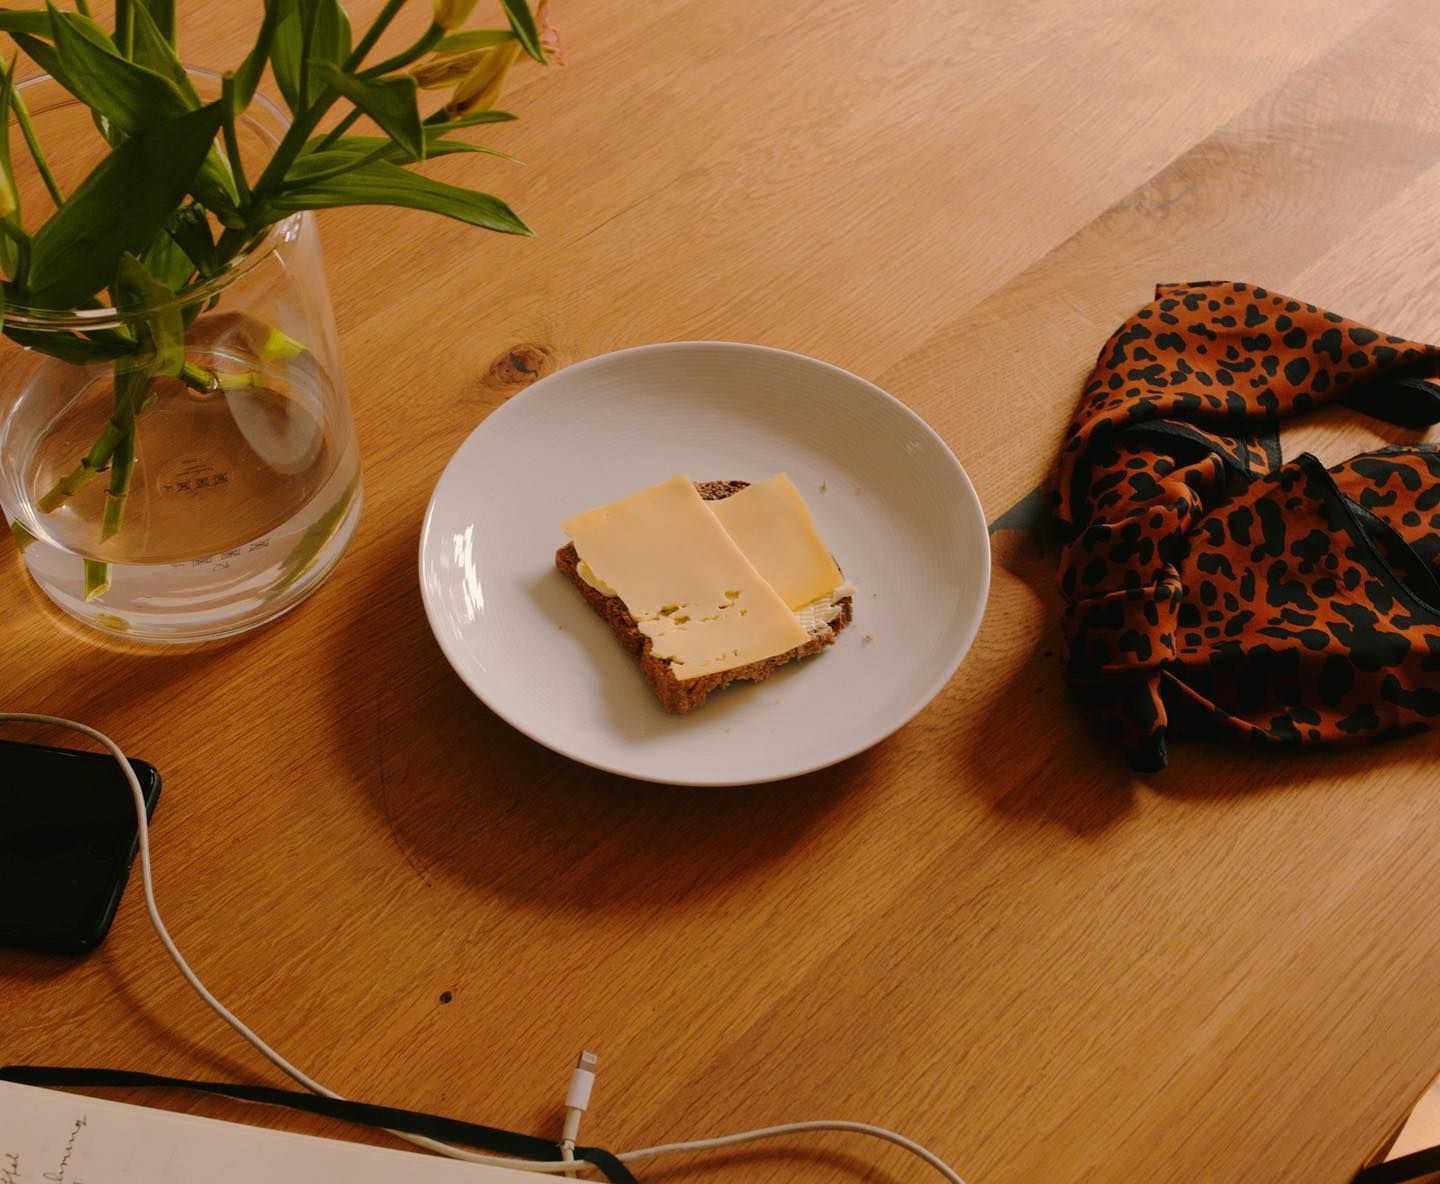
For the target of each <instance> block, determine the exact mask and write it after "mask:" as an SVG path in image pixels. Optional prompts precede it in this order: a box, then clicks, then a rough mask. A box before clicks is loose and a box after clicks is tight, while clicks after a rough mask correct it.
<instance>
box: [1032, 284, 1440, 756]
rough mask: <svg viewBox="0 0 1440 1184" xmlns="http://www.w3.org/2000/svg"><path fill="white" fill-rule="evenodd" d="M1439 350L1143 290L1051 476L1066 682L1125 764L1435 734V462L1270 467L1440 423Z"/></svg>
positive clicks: (1224, 296) (1191, 292)
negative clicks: (1201, 749)
mask: <svg viewBox="0 0 1440 1184" xmlns="http://www.w3.org/2000/svg"><path fill="white" fill-rule="evenodd" d="M1437 374H1440V350H1437V349H1436V347H1434V346H1430V345H1424V344H1421V343H1418V342H1413V341H1406V340H1405V339H1403V338H1400V337H1394V336H1389V335H1386V334H1382V333H1378V332H1376V331H1375V330H1373V329H1370V328H1367V327H1366V326H1364V325H1360V324H1357V323H1356V322H1354V321H1350V320H1346V319H1345V318H1344V317H1341V316H1338V315H1336V314H1335V313H1331V312H1325V311H1323V310H1321V309H1318V308H1316V307H1315V306H1314V305H1313V304H1306V303H1304V302H1302V301H1299V300H1293V299H1290V298H1289V297H1285V296H1280V295H1277V294H1275V293H1272V292H1269V291H1267V290H1265V289H1264V288H1257V287H1253V286H1251V285H1248V284H1243V283H1228V282H1207V283H1193V284H1175V285H1162V286H1161V287H1159V288H1158V289H1157V290H1156V295H1155V300H1154V301H1153V302H1152V303H1150V304H1149V305H1147V306H1146V307H1145V308H1142V309H1141V310H1140V311H1139V312H1137V313H1136V314H1135V315H1134V316H1133V317H1131V318H1130V320H1128V321H1127V322H1126V323H1125V324H1124V325H1122V326H1121V327H1120V329H1119V330H1118V331H1117V332H1116V333H1115V334H1114V336H1112V337H1111V338H1110V340H1109V342H1107V343H1106V345H1105V347H1104V349H1103V350H1102V351H1101V353H1100V357H1099V360H1098V362H1097V365H1096V367H1095V371H1094V373H1093V374H1092V375H1091V376H1090V379H1089V381H1088V382H1087V383H1086V384H1085V389H1084V393H1083V395H1082V397H1081V400H1080V406H1079V409H1078V411H1077V412H1076V415H1075V418H1074V421H1073V422H1072V423H1071V425H1070V429H1069V432H1068V435H1067V436H1066V440H1065V444H1064V447H1063V450H1062V453H1061V457H1060V463H1059V470H1058V473H1057V476H1056V483H1055V491H1054V509H1055V518H1056V522H1057V526H1058V529H1059V533H1060V538H1061V543H1062V551H1061V561H1060V588H1061V592H1062V594H1063V596H1064V600H1065V605H1066V607H1065V617H1064V626H1065V633H1066V641H1067V645H1066V665H1067V672H1068V675H1069V677H1070V679H1071V681H1072V682H1074V683H1076V684H1079V685H1081V686H1084V687H1087V688H1090V690H1089V693H1088V694H1087V698H1094V699H1095V700H1096V701H1097V702H1098V704H1099V707H1100V710H1101V714H1102V715H1103V716H1104V717H1105V718H1106V719H1107V721H1108V722H1109V723H1110V725H1111V726H1112V728H1113V729H1114V730H1115V731H1116V732H1117V733H1118V735H1119V737H1120V739H1121V742H1122V744H1123V745H1124V748H1125V752H1126V754H1127V756H1128V757H1129V759H1130V761H1131V763H1132V764H1133V765H1134V766H1135V767H1136V768H1137V769H1139V770H1141V771H1146V772H1149V771H1155V770H1158V769H1161V768H1163V767H1164V766H1165V763H1166V738H1167V734H1169V733H1170V732H1172V731H1173V732H1174V733H1175V734H1209V733H1214V732H1217V731H1219V732H1225V733H1230V734H1234V735H1239V736H1244V737H1247V738H1251V739H1257V740H1262V741H1270V742H1274V743H1286V744H1315V743H1326V742H1342V741H1359V740H1378V739H1384V738H1389V737H1393V736H1401V735H1407V734H1409V733H1411V732H1415V731H1423V730H1425V729H1427V728H1429V727H1431V726H1433V724H1434V723H1435V721H1436V720H1437V719H1440V581H1437V575H1440V453H1437V452H1436V451H1435V450H1434V449H1433V448H1431V447H1427V446H1423V445H1421V446H1417V447H1413V448H1386V449H1382V450H1380V451H1377V452H1371V453H1367V454H1364V455H1361V456H1357V457H1354V458H1353V459H1351V460H1349V461H1346V462H1345V463H1344V464H1341V465H1337V466H1335V467H1334V468H1332V469H1328V470H1327V469H1326V468H1325V466H1324V465H1323V464H1321V463H1320V461H1318V460H1316V458H1315V457H1313V456H1310V455H1308V454H1306V455H1302V456H1298V457H1296V458H1295V459H1294V460H1291V461H1289V462H1288V463H1282V461H1281V457H1280V450H1279V444H1278V435H1277V432H1278V427H1279V423H1280V421H1281V420H1283V419H1285V418H1287V417H1291V416H1298V415H1303V414H1306V413H1307V412H1311V411H1315V410H1318V409H1320V408H1321V407H1323V406H1325V405H1327V404H1333V403H1337V402H1338V403H1345V404H1347V405H1349V406H1351V407H1354V408H1356V409H1357V410H1360V411H1363V412H1365V413H1367V414H1370V415H1372V416H1375V417H1377V418H1380V419H1384V420H1386V421H1387V422H1390V423H1396V424H1401V425H1404V426H1407V427H1421V426H1424V425H1428V424H1432V423H1436V422H1440V387H1437V386H1435V385H1433V384H1431V383H1430V382H1427V381H1425V380H1426V379H1428V378H1432V377H1434V376H1436V375H1437Z"/></svg>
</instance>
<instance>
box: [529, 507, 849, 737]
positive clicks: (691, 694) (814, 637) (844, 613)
mask: <svg viewBox="0 0 1440 1184" xmlns="http://www.w3.org/2000/svg"><path fill="white" fill-rule="evenodd" d="M749 484H750V482H748V481H697V482H696V483H695V488H696V489H698V490H699V491H700V496H701V497H702V498H704V499H705V500H706V501H707V502H715V501H719V500H720V499H721V498H725V497H729V496H730V495H731V494H732V493H739V492H740V491H741V490H742V489H744V488H745V487H746V486H747V485H749ZM555 566H556V567H558V568H559V569H560V570H561V571H562V572H564V573H565V575H566V576H568V577H569V578H570V582H571V583H573V584H574V585H575V587H577V588H579V589H580V595H581V596H583V597H585V601H586V603H587V604H589V605H590V607H591V608H593V609H594V610H595V611H596V612H597V613H599V614H600V616H601V617H603V618H604V619H605V622H606V624H608V625H609V626H610V628H611V629H612V630H614V632H615V636H616V637H618V638H619V639H620V644H621V645H623V646H624V647H625V648H626V649H627V650H628V651H629V652H630V653H632V654H634V655H635V657H636V658H637V659H638V660H639V662H640V669H641V671H642V672H643V673H644V675H645V677H646V678H647V679H649V681H650V685H651V686H653V687H654V688H655V693H656V694H657V695H659V696H660V702H661V703H662V704H663V705H664V707H665V710H666V711H668V712H670V714H671V715H683V714H684V713H685V712H687V711H694V710H695V708H697V707H699V706H700V704H702V703H704V702H705V699H706V697H707V696H708V695H709V694H710V692H711V691H718V690H719V689H720V688H721V687H726V686H729V685H730V684H731V683H732V682H735V681H737V680H738V679H742V678H748V679H749V680H750V681H751V682H759V681H760V680H761V679H763V678H768V677H769V675H770V672H771V671H772V670H774V669H775V668H776V667H777V666H783V665H785V663H786V662H789V661H792V660H794V659H795V658H808V657H809V656H810V655H811V654H818V653H819V652H820V651H821V650H823V649H824V648H825V647H826V646H827V645H833V644H834V642H835V638H836V637H838V636H839V634H840V630H842V629H843V628H845V626H846V625H848V624H850V620H851V616H852V613H851V608H852V605H851V603H850V600H851V598H850V597H848V596H845V597H842V598H841V599H840V600H837V601H836V602H835V603H836V604H837V605H838V606H839V608H840V613H839V615H838V616H837V617H836V618H835V619H834V620H833V621H831V622H830V623H829V624H828V625H824V624H822V625H820V626H819V627H818V628H816V629H815V630H814V632H812V633H811V634H810V640H809V641H807V642H805V643H804V644H803V645H797V646H796V647H795V648H794V649H793V650H787V651H786V652H785V653H783V654H776V655H775V656H774V657H773V658H762V659H761V660H760V661H759V662H751V663H750V664H749V665H748V666H737V667H736V668H735V669H734V670H722V671H720V672H719V673H718V674H702V675H700V676H699V677H698V678H688V679H679V678H676V677H675V673H674V671H672V670H671V669H670V662H669V660H668V659H666V658H657V657H655V656H654V655H653V654H652V653H651V652H650V649H651V645H652V642H651V640H650V639H649V638H648V637H646V636H645V634H643V633H641V632H640V627H639V625H638V624H637V623H636V621H635V618H634V617H632V616H631V615H630V612H629V610H628V609H626V607H625V602H624V601H623V600H621V599H620V597H618V596H606V595H605V594H604V593H603V592H601V591H599V590H598V589H596V588H592V587H591V586H590V585H589V584H587V583H586V582H585V581H584V580H583V579H582V578H581V576H580V571H579V566H580V555H579V553H578V552H577V551H576V550H575V544H574V543H566V544H565V546H563V547H561V548H560V550H558V551H556V552H555Z"/></svg>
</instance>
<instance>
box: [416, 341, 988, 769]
mask: <svg viewBox="0 0 1440 1184" xmlns="http://www.w3.org/2000/svg"><path fill="white" fill-rule="evenodd" d="M697 347H706V348H711V349H713V348H716V347H719V348H721V349H725V350H736V351H739V352H744V353H764V354H775V355H782V356H785V357H789V358H794V359H798V360H799V361H801V362H803V363H806V364H808V365H812V366H818V367H820V368H822V369H824V370H830V371H833V372H834V373H835V374H837V375H840V376H842V377H844V378H848V379H852V380H854V381H855V382H858V383H860V384H861V385H862V386H864V387H866V388H868V391H869V393H870V394H871V395H873V396H878V397H879V398H880V399H881V400H882V401H883V402H887V403H892V404H894V405H895V406H896V407H897V408H899V410H900V411H901V412H902V413H903V414H904V415H906V416H908V417H909V418H910V419H911V420H912V421H913V422H914V423H915V424H916V425H917V426H918V427H919V428H920V429H921V431H923V432H924V433H925V434H926V435H927V436H928V437H929V438H930V439H931V440H932V441H934V442H935V443H936V444H938V445H939V446H940V449H941V452H942V455H943V456H945V457H947V458H949V461H950V464H951V465H952V466H953V467H954V470H955V473H956V475H957V476H958V477H959V478H960V482H961V484H962V486H963V487H964V490H965V492H966V493H967V494H968V495H969V501H968V503H967V505H966V507H965V512H966V513H970V512H972V511H973V514H974V517H975V520H976V522H977V523H978V526H979V528H980V529H979V537H980V539H981V540H982V543H983V547H982V550H981V554H980V556H979V559H980V586H979V598H978V608H977V611H976V613H975V615H974V620H973V621H972V622H971V623H970V625H969V627H968V628H967V629H966V631H965V633H964V634H963V635H962V638H961V642H960V644H959V645H957V646H956V647H955V656H954V658H953V660H952V661H951V662H950V663H948V664H947V665H946V667H945V668H944V669H943V670H942V672H941V673H940V674H939V675H938V676H937V677H936V678H935V679H933V680H932V681H931V684H930V685H929V686H928V687H926V689H925V691H924V693H923V694H921V695H919V696H918V697H917V700H916V706H915V708H914V710H913V711H910V712H909V713H907V714H905V715H904V717H903V718H902V719H899V720H897V721H896V722H895V723H894V724H893V725H891V726H889V727H888V728H887V729H886V730H885V731H883V732H881V733H880V734H879V735H875V736H869V735H868V734H867V738H865V739H863V740H862V741H861V742H860V743H858V744H852V745H847V746H845V747H844V749H843V750H842V751H839V752H837V753H836V754H834V755H831V756H827V757H826V758H824V759H823V760H820V761H816V762H814V763H811V764H807V765H805V766H804V767H803V768H798V769H793V770H791V771H789V772H783V773H772V774H769V775H765V776H758V777H740V778H734V777H694V778H691V777H669V776H659V775H656V774H651V773H643V772H636V771H635V770H634V769H629V768H624V767H621V766H620V765H618V764H616V763H614V762H609V761H606V760H604V759H598V758H595V757H594V756H587V755H585V754H584V753H583V752H581V751H576V750H575V749H574V747H573V746H570V745H566V744H563V743H556V742H554V741H552V740H549V739H545V738H543V737H541V736H538V735H536V734H535V732H534V731H532V730H531V729H530V728H529V727H527V726H526V725H525V724H523V723H521V722H519V721H518V720H516V719H514V718H513V717H512V716H511V715H510V714H509V713H508V712H506V711H505V710H503V709H502V708H501V707H499V706H497V705H496V704H495V703H494V702H492V701H491V700H490V698H488V697H487V696H486V695H485V693H484V692H483V691H482V690H481V689H480V687H478V686H476V685H475V683H474V681H472V680H471V679H470V677H469V676H468V675H467V674H466V673H465V671H464V670H463V669H462V668H461V664H460V663H459V662H457V661H456V658H455V656H454V654H452V653H451V647H450V644H449V643H448V642H447V640H446V634H445V632H444V631H443V630H441V629H440V628H439V627H438V625H437V622H436V619H435V618H436V613H437V612H438V611H439V609H438V606H437V605H435V604H433V603H432V600H431V594H430V591H429V588H428V586H427V584H426V580H425V555H426V550H427V544H428V542H429V540H430V535H431V531H432V528H433V526H434V521H435V515H436V505H437V501H438V498H439V495H440V487H441V486H442V485H444V484H445V480H446V478H447V477H448V476H449V475H450V470H451V469H452V468H453V467H454V465H455V463H456V461H457V460H458V459H459V457H460V454H461V453H462V452H463V451H464V450H465V449H466V447H467V446H468V445H469V444H470V441H471V440H473V439H474V438H475V437H476V436H477V435H478V434H479V433H480V432H482V431H484V430H485V428H486V427H487V425H489V424H490V423H492V422H493V421H494V420H495V418H496V416H503V415H504V414H505V413H506V412H507V411H508V410H509V409H510V408H511V407H512V406H514V405H515V404H516V403H517V402H519V401H521V400H523V399H525V398H526V397H528V396H529V395H531V394H532V393H533V392H534V391H536V390H537V389H539V388H540V387H542V386H544V384H545V383H547V382H549V381H550V380H551V379H553V378H556V377H558V376H559V375H561V374H571V373H573V372H574V371H576V370H583V369H587V368H590V367H593V366H596V365H599V364H600V363H607V362H614V361H616V360H617V359H621V358H624V357H626V356H628V355H633V354H643V353H657V352H666V351H684V350H687V349H694V348H697ZM417 551H418V555H417V560H418V577H419V584H420V600H421V602H422V604H423V605H424V607H425V620H426V624H427V625H428V626H429V628H430V633H431V635H432V636H433V637H434V639H435V642H436V644H437V645H438V646H439V647H440V652H441V653H442V654H443V655H444V657H445V661H446V662H448V663H449V665H450V669H451V670H452V671H453V672H454V674H455V675H456V676H457V677H458V678H459V679H460V681H461V682H462V683H464V684H465V686H466V688H467V689H468V690H469V691H470V693H471V694H472V695H474V696H475V697H476V698H477V699H479V700H480V702H481V703H482V704H484V705H485V707H486V708H487V709H488V710H490V711H493V712H494V713H495V714H496V715H497V716H498V717H499V718H500V719H502V720H503V721H504V722H505V723H506V724H507V725H508V726H510V727H512V728H514V729H515V730H516V731H517V732H519V733H520V734H521V735H523V736H526V737H528V738H529V739H530V740H533V741H534V742H535V743H536V744H539V745H540V746H541V747H543V748H547V749H549V750H550V751H551V752H554V753H557V754H559V755H560V756H563V757H565V758H567V759H569V760H573V761H575V762H577V763H578V764H582V765H586V766H588V767H589V768H592V769H598V770H599V771H600V772H602V773H611V774H614V775H615V776H619V777H625V778H628V779H630V780H632V781H642V782H647V783H649V784H652V785H674V786H678V787H682V788H693V789H724V788H740V787H743V786H749V785H765V784H768V783H770V782H776V781H790V780H793V779H794V778H796V777H804V776H806V775H807V774H809V773H816V772H819V771H820V770H822V769H828V768H831V767H833V766H835V765H838V764H840V763H841V762H843V761H847V760H849V759H850V758H851V757H855V756H858V755H860V753H862V752H866V751H868V750H869V749H871V748H874V747H875V745H877V744H879V743H881V742H882V741H885V740H888V739H889V738H890V737H891V736H893V735H895V733H896V732H898V731H900V729H901V728H903V727H905V726H907V725H908V724H909V723H910V722H911V721H912V720H914V719H915V717H916V716H917V715H919V714H920V713H921V712H922V711H924V710H925V708H927V707H929V706H930V704H931V703H933V702H934V701H935V699H936V698H937V697H938V696H939V694H940V692H941V691H943V690H944V689H945V688H946V687H947V686H948V685H949V684H950V680H951V679H952V678H954V677H955V672H956V671H957V670H959V669H960V665H961V663H962V662H964V660H965V658H966V657H967V656H968V655H969V653H970V650H971V648H972V647H973V646H974V644H975V639H976V637H977V636H978V635H979V632H980V626H981V625H982V624H983V623H984V620H985V610H986V608H987V607H988V605H989V602H990V577H991V554H990V534H989V527H988V523H987V522H986V520H985V508H984V505H983V504H982V503H981V501H980V495H979V494H978V493H977V492H976V490H975V484H974V482H973V481H971V480H970V474H969V473H967V472H966V471H965V466H964V465H963V464H961V463H960V458H959V457H957V456H956V455H955V451H954V449H952V448H951V447H950V445H949V444H948V443H946V441H945V440H944V438H943V437H941V435H940V433H939V432H937V431H936V430H935V429H934V428H933V427H931V426H930V424H929V423H927V422H926V421H925V419H924V418H923V417H922V416H921V415H920V414H919V413H918V412H916V411H915V410H914V409H912V408H911V407H909V406H908V405H907V404H905V403H904V402H902V401H901V400H900V399H897V398H896V397H895V396H894V395H892V394H891V393H890V392H889V391H887V390H885V389H883V388H882V387H880V386H878V385H877V384H875V383H873V382H871V381H870V380H869V379H868V378H865V377H863V376H862V375H859V374H856V373H854V372H853V371H851V370H846V369H845V368H844V367H842V366H837V365H835V363H833V362H827V361H825V360H824V359H823V358H816V357H812V356H811V355H810V354H802V353H799V352H798V351H796V350H789V349H782V348H780V347H778V346H773V345H759V344H757V343H754V342H746V341H725V340H719V339H707V338H694V339H684V340H680V341H655V342H649V343H647V344H644V345H632V346H626V347H625V348H623V349H617V350H610V351H608V352H606V353H601V354H592V355H591V356H590V357H588V358H582V359H581V360H580V361H578V362H572V363H570V365H568V366H562V367H561V368H560V369H558V370H556V371H554V372H553V373H550V374H547V375H545V376H544V377H543V378H540V379H537V380H536V381H535V382H532V383H530V384H529V385H528V386H526V387H525V388H524V389H523V390H519V391H517V392H516V393H515V394H513V395H511V396H510V397H509V398H508V399H506V400H505V402H504V403H502V404H501V405H500V406H499V407H496V408H495V409H494V410H493V411H491V412H490V413H489V414H488V415H486V416H485V418H484V419H482V420H481V421H480V422H479V423H477V424H476V425H475V426H474V427H473V428H472V429H471V430H470V431H469V432H467V433H466V434H465V438H464V439H463V440H461V441H460V443H459V444H457V445H456V447H455V450H454V451H453V452H452V453H451V454H450V459H449V460H447V461H446V462H445V467H444V468H443V469H442V470H441V471H440V476H439V477H437V478H436V480H435V487H434V488H433V489H432V490H431V491H430V498H429V500H428V502H427V503H426V506H425V516H424V518H423V519H422V520H421V524H420V541H419V546H418V548H417Z"/></svg>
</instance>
